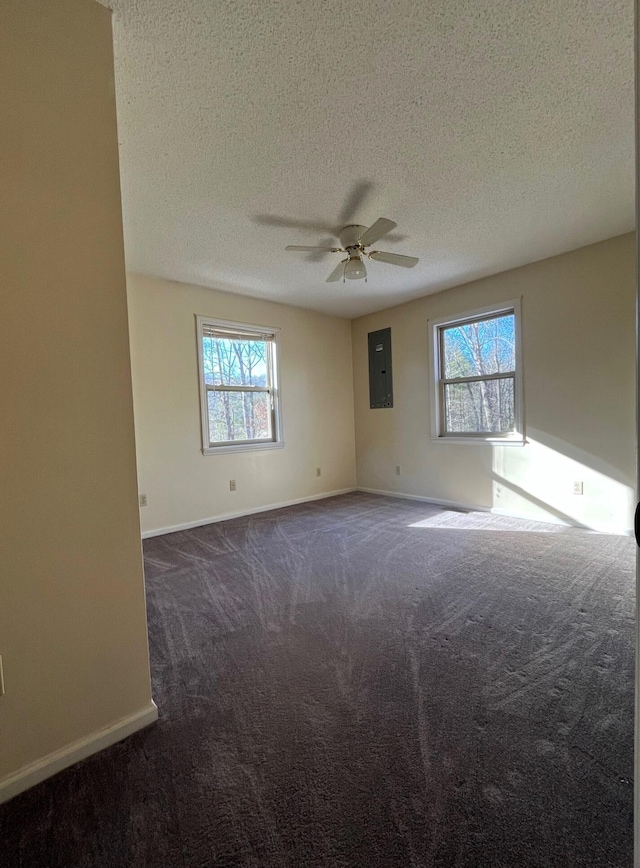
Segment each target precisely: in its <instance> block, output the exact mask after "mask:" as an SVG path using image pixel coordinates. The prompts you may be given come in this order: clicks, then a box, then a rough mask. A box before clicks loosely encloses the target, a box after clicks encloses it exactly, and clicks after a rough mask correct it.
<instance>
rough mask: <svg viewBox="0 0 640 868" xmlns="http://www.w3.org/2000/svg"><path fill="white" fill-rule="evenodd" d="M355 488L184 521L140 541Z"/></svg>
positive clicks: (145, 533)
mask: <svg viewBox="0 0 640 868" xmlns="http://www.w3.org/2000/svg"><path fill="white" fill-rule="evenodd" d="M357 490H358V489H356V488H340V489H338V490H337V491H325V492H323V493H322V494H310V495H308V496H307V497H297V498H296V499H295V500H284V501H282V502H281V503H270V504H268V505H267V506H256V507H252V508H251V509H243V510H241V511H240V512H225V513H223V514H222V515H216V516H213V517H212V518H199V519H197V520H196V521H185V522H184V523H183V524H174V525H172V526H171V527H158V528H155V530H145V531H143V533H142V539H149V538H150V537H152V536H163V535H164V534H165V533H176V531H179V530H191V528H193V527H204V526H205V525H207V524H216V523H217V522H219V521H229V519H232V518H243V517H244V516H245V515H255V514H256V513H258V512H270V511H271V510H272V509H283V508H284V507H285V506H297V505H298V504H299V503H308V502H310V501H312V500H324V498H325V497H336V496H337V495H339V494H349V493H350V492H352V491H357Z"/></svg>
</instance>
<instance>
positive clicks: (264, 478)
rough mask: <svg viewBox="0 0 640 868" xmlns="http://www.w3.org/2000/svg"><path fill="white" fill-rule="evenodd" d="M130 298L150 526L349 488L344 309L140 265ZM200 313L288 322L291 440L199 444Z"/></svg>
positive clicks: (284, 325) (286, 384)
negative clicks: (205, 447)
mask: <svg viewBox="0 0 640 868" xmlns="http://www.w3.org/2000/svg"><path fill="white" fill-rule="evenodd" d="M128 299H129V321H130V333H131V361H132V373H133V392H134V409H135V422H136V441H137V452H138V474H139V485H140V491H141V492H143V493H145V494H146V495H147V497H148V506H147V507H143V508H142V509H141V520H142V529H143V532H150V531H156V530H161V529H167V528H175V527H178V526H181V525H185V524H193V523H197V522H204V521H206V520H207V519H210V518H216V517H221V516H225V515H229V514H235V513H241V512H245V511H249V510H252V509H257V508H260V507H265V506H269V505H273V504H280V503H285V502H288V501H291V500H297V499H302V498H309V497H313V496H316V495H319V494H323V493H328V492H334V491H341V490H344V489H350V488H353V486H354V485H355V450H354V422H353V379H352V358H351V324H350V322H349V321H348V320H344V319H340V318H337V317H329V316H325V315H323V314H319V313H313V312H311V311H306V310H302V309H300V308H293V307H288V306H286V305H280V304H273V303H271V302H266V301H260V300H256V299H253V298H247V297H244V296H238V295H231V294H228V293H224V292H218V291H216V290H212V289H205V288H202V287H198V286H189V285H186V284H180V283H172V282H170V281H166V280H158V279H153V278H148V277H143V276H141V275H137V274H131V275H129V277H128ZM196 314H201V315H204V316H210V317H217V318H220V319H227V320H233V321H237V322H246V323H251V324H255V325H266V326H274V327H276V328H280V329H281V334H280V360H279V365H278V369H279V377H280V386H281V412H282V420H283V427H284V440H285V446H284V448H282V449H271V450H261V451H253V452H239V453H236V454H225V453H223V454H215V455H203V454H202V452H201V447H202V443H201V429H200V403H199V392H198V367H197V356H196V330H195V315H196ZM316 467H321V468H322V476H321V477H320V478H317V477H316ZM230 479H235V480H236V482H237V491H235V492H230V491H229V480H230Z"/></svg>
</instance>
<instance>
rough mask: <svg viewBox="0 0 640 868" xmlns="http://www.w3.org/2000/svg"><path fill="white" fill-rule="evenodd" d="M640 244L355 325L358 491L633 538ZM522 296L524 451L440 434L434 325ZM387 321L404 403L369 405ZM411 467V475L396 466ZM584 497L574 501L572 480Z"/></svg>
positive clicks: (580, 254)
mask: <svg viewBox="0 0 640 868" xmlns="http://www.w3.org/2000/svg"><path fill="white" fill-rule="evenodd" d="M634 255H635V254H634V237H633V235H625V236H621V237H618V238H614V239H611V240H609V241H605V242H602V243H600V244H594V245H592V246H590V247H585V248H583V249H581V250H576V251H573V252H572V253H567V254H564V255H562V256H556V257H554V258H552V259H547V260H544V261H542V262H538V263H535V264H533V265H529V266H525V267H524V268H518V269H515V270H513V271H509V272H504V273H502V274H498V275H496V276H494V277H490V278H486V279H484V280H479V281H476V282H474V283H470V284H467V285H465V286H460V287H456V288H455V289H451V290H448V291H446V292H442V293H438V294H436V295H431V296H427V297H425V298H422V299H419V300H417V301H413V302H410V303H408V304H404V305H400V306H398V307H394V308H391V309H389V310H386V311H381V312H380V313H376V314H373V315H370V316H366V317H362V318H360V319H357V320H354V322H353V360H354V361H353V364H354V395H355V412H356V454H357V479H358V485H359V486H361V487H364V488H369V489H376V490H382V491H396V492H402V493H404V494H408V495H414V496H422V497H429V498H434V499H439V500H445V501H451V502H454V503H460V504H466V505H470V506H481V507H486V508H493V509H496V510H504V511H506V512H509V513H515V514H519V515H525V516H530V517H532V518H537V519H544V520H558V521H569V522H574V523H579V524H584V525H586V526H588V527H591V528H595V529H599V530H608V531H624V530H626V529H628V528H629V527H630V526H631V512H632V507H633V487H634V484H635V483H634V480H635V452H634V449H635V447H634V443H635V439H634V438H635V435H634V424H635V423H634V413H635V410H634V406H635V379H634V376H635V374H634V354H635V343H634V340H635V338H634V317H635V299H634V292H635V290H634ZM519 297H521V298H522V330H523V354H524V364H523V372H524V395H525V415H526V435H527V439H528V441H529V443H528V444H527V445H526V446H524V447H514V446H490V445H487V444H460V443H455V444H450V443H442V442H434V440H432V438H431V408H430V380H429V377H430V370H429V353H428V328H429V325H428V321H429V319H430V318H431V319H437V318H438V317H445V316H450V315H451V316H455V315H456V314H459V313H464V312H466V311H470V310H474V309H477V308H479V307H482V306H483V305H489V304H493V303H499V302H503V301H507V300H510V299H514V298H519ZM387 326H390V327H391V330H392V354H393V379H394V407H393V409H388V410H371V409H369V400H368V374H367V333H368V332H370V331H373V330H375V329H379V328H386V327H387ZM396 465H400V467H401V475H400V476H397V475H396V472H395V468H396ZM574 480H575V481H578V480H581V481H583V482H584V494H583V495H582V496H579V495H574V494H573V481H574Z"/></svg>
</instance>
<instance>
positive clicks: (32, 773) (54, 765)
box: [0, 700, 158, 804]
mask: <svg viewBox="0 0 640 868" xmlns="http://www.w3.org/2000/svg"><path fill="white" fill-rule="evenodd" d="M157 719H158V709H157V707H156V704H155V702H153V700H152V701H151V704H150V705H149V706H147V708H143V709H142V711H137V712H136V713H135V714H130V715H129V716H128V717H123V718H122V719H121V720H118V721H117V722H116V723H114V724H112V725H111V726H108V727H106V728H105V729H100V730H98V731H97V732H94V733H92V734H91V735H88V736H86V737H85V738H81V739H80V740H79V741H75V742H73V743H72V744H70V745H67V746H66V747H63V748H61V749H60V750H57V751H54V753H50V754H48V755H47V756H45V757H42V759H39V760H36V761H35V762H32V763H29V764H28V765H26V766H23V767H22V768H21V769H18V771H17V772H13V773H12V774H10V775H6V776H5V777H4V778H0V804H2V802H6V801H8V800H9V799H12V798H13V797H14V796H17V795H18V794H19V793H22V792H24V790H28V789H29V788H30V787H33V786H35V785H36V784H39V783H41V782H42V781H44V780H46V778H50V777H51V776H52V775H55V774H57V773H58V772H61V771H62V770H63V769H66V768H68V767H69V766H72V765H75V763H77V762H80V760H83V759H86V758H87V757H89V756H91V755H92V754H94V753H98V751H101V750H104V748H105V747H111V745H112V744H115V743H116V742H118V741H122V739H123V738H127V736H130V735H132V734H133V733H134V732H137V731H138V730H139V729H144V728H145V726H149V724H150V723H153V722H154V721H156V720H157Z"/></svg>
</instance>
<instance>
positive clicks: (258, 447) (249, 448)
mask: <svg viewBox="0 0 640 868" xmlns="http://www.w3.org/2000/svg"><path fill="white" fill-rule="evenodd" d="M283 446H284V440H279V441H278V442H277V443H271V442H270V443H238V444H237V446H236V445H231V444H230V445H229V446H209V447H208V448H206V449H203V450H202V454H203V455H220V454H229V453H230V452H261V451H262V450H265V449H282V448H283Z"/></svg>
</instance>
